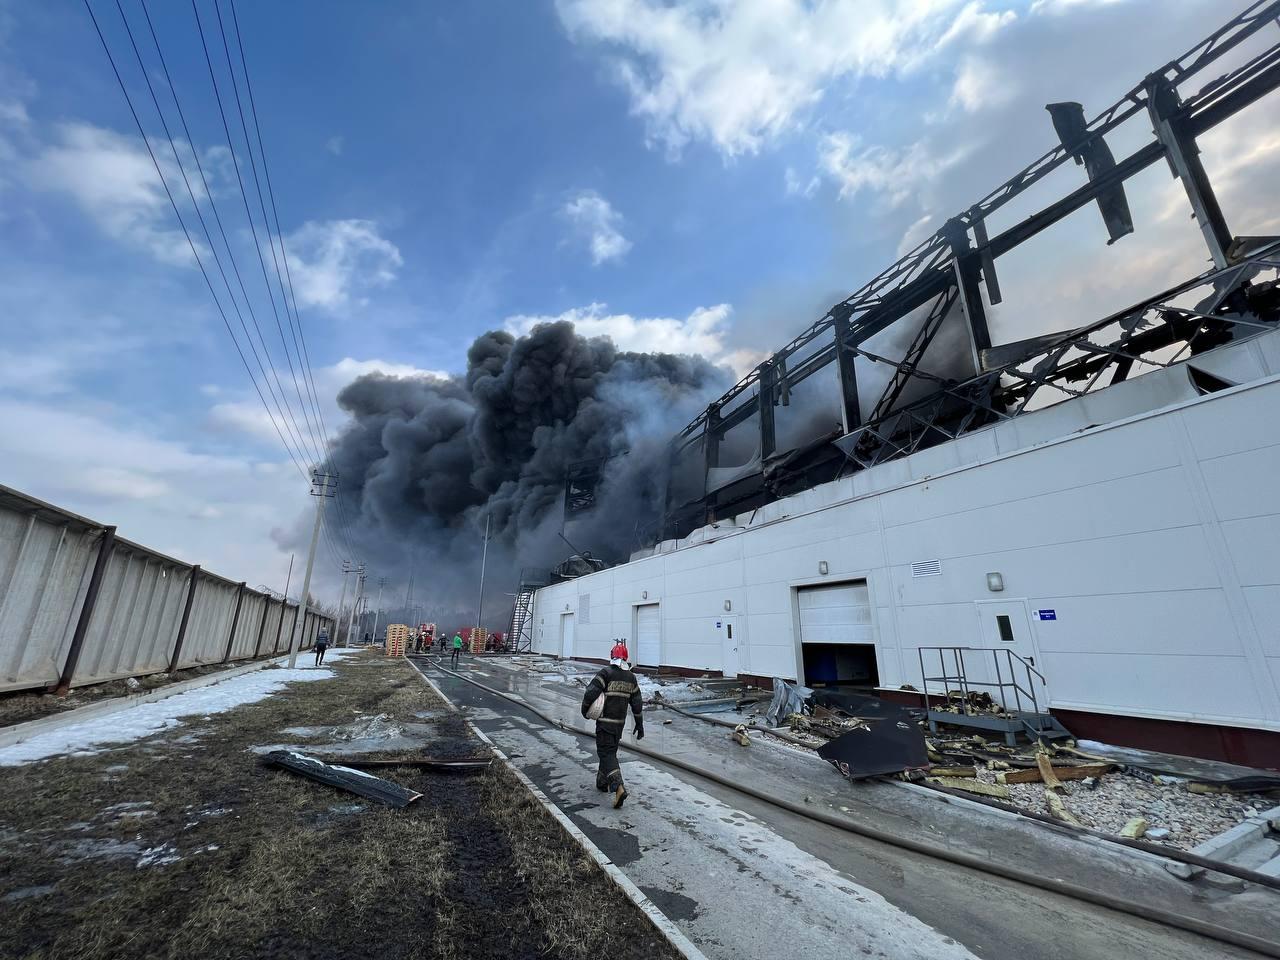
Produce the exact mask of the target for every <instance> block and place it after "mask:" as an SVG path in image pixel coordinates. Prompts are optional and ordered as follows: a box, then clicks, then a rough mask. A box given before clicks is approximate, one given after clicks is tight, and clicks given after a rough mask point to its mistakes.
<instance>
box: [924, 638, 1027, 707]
mask: <svg viewBox="0 0 1280 960" xmlns="http://www.w3.org/2000/svg"><path fill="white" fill-rule="evenodd" d="M926 652H929V653H936V654H937V655H938V669H939V670H940V671H941V673H939V674H936V675H933V676H930V675H929V673H928V672H927V671H926V670H925V665H924V663H925V653H926ZM966 653H969V654H973V653H981V654H983V655H984V659H985V655H986V654H990V655H991V665H992V666H993V667H994V668H995V674H996V679H995V680H994V681H991V680H975V679H973V678H972V677H971V676H970V671H969V666H968V664H967V663H966V658H965V654H966ZM948 654H950V658H951V663H952V667H953V669H952V670H951V671H948V669H947V655H948ZM1001 655H1003V658H1004V664H1005V668H1006V670H1007V672H1008V679H1007V680H1006V679H1005V670H1002V669H1001ZM917 658H918V659H919V662H920V678H921V683H922V686H923V694H924V697H925V706H926V707H927V706H928V699H929V697H930V696H931V695H932V694H931V693H930V689H929V684H930V683H931V682H932V683H941V684H942V687H943V697H944V698H946V699H947V700H948V701H949V700H950V699H951V692H952V689H953V684H954V688H955V689H956V690H958V692H959V693H960V696H961V698H962V700H963V702H964V710H965V712H966V713H968V712H970V710H971V706H972V705H971V704H970V702H969V700H970V692H971V691H970V688H976V687H994V688H995V689H996V691H997V693H998V696H999V700H1000V706H1001V708H1002V709H1004V710H1006V711H1008V710H1009V709H1010V705H1009V694H1012V699H1013V702H1014V705H1013V710H1014V712H1016V713H1023V712H1024V711H1023V708H1022V705H1023V699H1024V698H1025V699H1026V700H1027V701H1028V702H1029V703H1030V706H1031V711H1030V712H1032V713H1040V697H1038V696H1037V695H1036V689H1035V686H1036V684H1035V680H1033V679H1032V677H1033V675H1034V677H1036V678H1038V679H1039V680H1040V685H1041V687H1042V688H1043V687H1045V686H1047V681H1046V679H1045V676H1044V674H1043V673H1041V672H1040V671H1039V670H1038V669H1036V668H1035V667H1034V666H1032V665H1031V664H1030V663H1029V662H1028V661H1027V660H1025V659H1024V658H1023V657H1021V656H1019V655H1018V654H1017V653H1015V652H1014V651H1013V650H1009V649H1004V648H1000V647H959V646H955V647H941V646H937V647H932V646H931V647H918V648H917ZM1015 664H1016V665H1017V666H1021V667H1022V669H1023V671H1025V676H1026V685H1025V686H1023V682H1022V681H1021V680H1020V679H1019V677H1018V675H1017V666H1015Z"/></svg>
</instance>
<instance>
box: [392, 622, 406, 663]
mask: <svg viewBox="0 0 1280 960" xmlns="http://www.w3.org/2000/svg"><path fill="white" fill-rule="evenodd" d="M408 645H409V627H408V625H407V624H403V623H389V624H387V656H388V657H403V656H404V654H405V648H406V647H407V646H408Z"/></svg>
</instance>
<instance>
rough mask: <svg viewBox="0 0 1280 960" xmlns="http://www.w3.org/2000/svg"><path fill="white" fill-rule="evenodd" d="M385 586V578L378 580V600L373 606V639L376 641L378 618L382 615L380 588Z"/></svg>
mask: <svg viewBox="0 0 1280 960" xmlns="http://www.w3.org/2000/svg"><path fill="white" fill-rule="evenodd" d="M386 585H387V578H386V577H379V578H378V600H377V602H376V603H375V604H374V605H373V639H374V640H377V639H378V617H380V616H381V615H382V588H383V587H385V586H386Z"/></svg>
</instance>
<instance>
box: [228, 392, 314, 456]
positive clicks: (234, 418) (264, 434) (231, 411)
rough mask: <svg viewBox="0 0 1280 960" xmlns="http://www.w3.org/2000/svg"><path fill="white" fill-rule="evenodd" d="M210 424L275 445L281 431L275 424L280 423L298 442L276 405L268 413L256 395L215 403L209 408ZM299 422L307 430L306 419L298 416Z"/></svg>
mask: <svg viewBox="0 0 1280 960" xmlns="http://www.w3.org/2000/svg"><path fill="white" fill-rule="evenodd" d="M272 414H274V419H273V418H272ZM209 424H210V426H212V427H214V428H216V429H219V430H229V431H232V432H236V433H244V434H248V435H249V436H252V437H256V438H257V439H258V440H262V441H265V442H266V443H268V444H273V445H275V444H279V443H280V433H278V432H277V431H276V426H275V425H276V424H279V425H280V430H281V431H282V432H283V433H284V435H285V436H286V437H288V438H289V440H290V442H291V443H293V444H295V445H296V443H297V441H296V440H294V439H293V437H292V434H291V432H290V431H289V429H288V427H287V426H286V424H284V423H282V422H281V420H280V415H279V414H278V413H276V411H275V408H274V406H273V407H272V412H271V414H268V413H267V408H266V407H264V406H263V405H262V403H261V402H260V401H259V400H257V398H256V397H255V398H254V399H253V400H228V401H224V402H222V403H215V404H214V405H213V406H212V407H210V408H209ZM298 424H299V426H301V427H302V428H303V430H304V431H305V429H306V427H305V421H303V419H302V417H301V416H299V417H298ZM304 436H305V433H304Z"/></svg>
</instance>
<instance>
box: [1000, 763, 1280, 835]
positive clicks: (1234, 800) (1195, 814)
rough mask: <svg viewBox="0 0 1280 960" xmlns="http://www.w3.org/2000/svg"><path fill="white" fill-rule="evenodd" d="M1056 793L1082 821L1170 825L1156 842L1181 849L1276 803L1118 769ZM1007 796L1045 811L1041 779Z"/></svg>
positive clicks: (1101, 826)
mask: <svg viewBox="0 0 1280 960" xmlns="http://www.w3.org/2000/svg"><path fill="white" fill-rule="evenodd" d="M978 775H979V778H980V779H982V780H986V781H988V782H991V783H994V782H995V780H996V774H995V771H991V770H979V772H978ZM1059 795H1060V796H1061V797H1062V798H1063V802H1064V803H1065V804H1066V806H1067V809H1068V810H1070V811H1071V812H1072V813H1073V814H1074V815H1075V816H1076V819H1078V820H1079V821H1080V822H1081V823H1082V824H1083V825H1084V826H1086V827H1093V828H1094V829H1095V830H1102V831H1105V832H1106V833H1114V834H1118V833H1119V832H1120V831H1121V829H1122V828H1123V827H1124V825H1125V824H1126V823H1127V822H1128V821H1129V820H1131V819H1132V818H1133V817H1143V818H1144V819H1145V820H1146V821H1147V825H1148V827H1164V828H1165V829H1167V830H1168V831H1169V838H1168V839H1167V840H1163V841H1159V842H1162V843H1164V844H1166V845H1168V846H1172V847H1178V848H1179V849H1182V850H1190V849H1191V848H1192V847H1195V846H1197V845H1198V844H1201V843H1204V841H1206V840H1208V839H1209V838H1210V837H1213V836H1216V835H1217V834H1219V833H1222V832H1223V831H1224V830H1229V829H1231V828H1232V827H1234V826H1235V825H1236V824H1237V823H1240V822H1241V821H1242V820H1244V819H1245V818H1246V817H1250V816H1253V815H1254V814H1256V813H1257V812H1259V811H1261V810H1265V809H1267V808H1269V807H1270V806H1273V805H1274V804H1273V803H1272V802H1270V801H1268V799H1267V798H1266V797H1264V796H1261V795H1254V794H1241V795H1230V794H1201V793H1188V792H1187V786H1186V784H1185V783H1182V782H1176V783H1148V782H1147V781H1146V780H1143V779H1141V778H1139V777H1135V776H1132V775H1130V774H1127V773H1123V772H1120V771H1113V772H1111V773H1108V774H1106V775H1105V776H1103V777H1102V778H1101V779H1100V780H1099V781H1098V785H1097V787H1096V788H1095V789H1093V790H1090V789H1089V788H1088V787H1086V786H1084V784H1083V783H1082V782H1081V781H1078V780H1068V781H1066V782H1065V783H1063V785H1062V790H1061V791H1059ZM1009 799H1010V800H1011V801H1012V802H1013V803H1014V804H1015V805H1016V806H1019V807H1021V808H1023V809H1024V810H1030V811H1033V812H1036V813H1048V812H1049V808H1048V804H1047V803H1046V802H1045V798H1044V784H1042V783H1011V784H1009Z"/></svg>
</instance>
